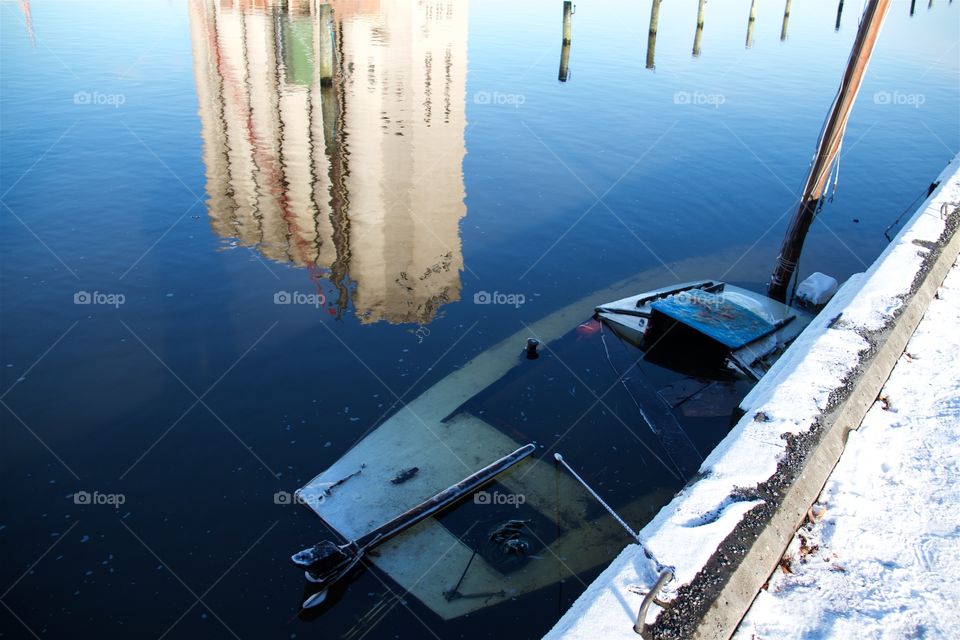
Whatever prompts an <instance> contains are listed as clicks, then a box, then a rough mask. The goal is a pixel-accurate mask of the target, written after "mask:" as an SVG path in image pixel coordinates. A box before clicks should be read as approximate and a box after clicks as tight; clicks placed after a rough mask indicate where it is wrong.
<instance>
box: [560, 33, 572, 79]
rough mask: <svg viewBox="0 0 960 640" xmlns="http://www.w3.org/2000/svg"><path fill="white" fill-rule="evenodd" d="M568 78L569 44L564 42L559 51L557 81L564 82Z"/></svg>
mask: <svg viewBox="0 0 960 640" xmlns="http://www.w3.org/2000/svg"><path fill="white" fill-rule="evenodd" d="M569 76H570V44H569V43H567V42H565V43H563V47H562V48H561V49H560V74H559V75H558V76H557V79H558V80H560V82H566V81H567V78H568V77H569Z"/></svg>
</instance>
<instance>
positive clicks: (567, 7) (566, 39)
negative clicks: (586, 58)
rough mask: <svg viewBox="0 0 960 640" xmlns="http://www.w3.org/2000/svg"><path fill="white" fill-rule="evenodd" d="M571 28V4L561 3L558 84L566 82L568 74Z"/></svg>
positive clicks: (568, 0)
mask: <svg viewBox="0 0 960 640" xmlns="http://www.w3.org/2000/svg"><path fill="white" fill-rule="evenodd" d="M572 27H573V2H571V1H570V0H566V1H565V2H564V3H563V44H562V46H561V48H560V74H559V76H558V79H559V80H560V82H566V81H567V77H568V76H569V74H570V38H571V30H572Z"/></svg>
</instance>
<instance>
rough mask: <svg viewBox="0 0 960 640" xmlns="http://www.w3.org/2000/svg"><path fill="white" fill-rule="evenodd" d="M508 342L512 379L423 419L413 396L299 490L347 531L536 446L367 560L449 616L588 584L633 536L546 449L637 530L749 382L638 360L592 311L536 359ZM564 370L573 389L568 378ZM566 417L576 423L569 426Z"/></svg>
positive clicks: (715, 436)
mask: <svg viewBox="0 0 960 640" xmlns="http://www.w3.org/2000/svg"><path fill="white" fill-rule="evenodd" d="M516 346H517V349H516V350H515V352H514V353H513V354H512V357H511V355H510V354H509V353H507V354H506V357H507V358H508V359H512V361H513V366H512V367H510V368H509V369H508V371H507V373H506V374H505V375H503V376H502V377H500V378H499V379H497V380H496V381H494V382H493V383H492V384H490V385H488V386H486V387H482V388H480V390H479V391H477V392H474V393H472V395H469V394H470V392H466V393H467V394H468V395H467V399H466V401H464V402H461V403H460V404H459V405H458V406H456V407H455V409H453V410H452V411H450V412H449V413H447V414H446V415H443V414H441V413H439V412H436V411H435V412H433V415H430V412H427V414H426V415H421V412H420V411H419V407H420V405H427V406H429V404H431V403H429V400H430V398H429V397H428V398H426V399H424V398H423V397H421V398H418V399H417V400H415V401H414V402H412V403H411V404H410V405H408V406H407V407H405V408H404V409H401V410H400V411H399V412H398V413H397V414H395V415H394V416H392V417H390V418H388V419H387V420H386V421H385V422H384V423H383V424H382V425H380V426H379V427H377V428H376V429H374V430H373V431H372V432H371V433H370V434H369V435H367V436H366V437H365V438H364V439H363V440H362V441H361V442H360V443H359V444H358V445H357V446H356V447H354V448H353V449H352V450H350V451H349V452H348V453H347V454H346V455H345V456H343V458H341V459H340V460H339V461H338V462H337V463H336V464H335V465H333V466H332V467H331V468H330V469H328V470H327V471H325V472H324V473H322V474H320V475H319V476H318V477H317V478H315V479H314V480H313V481H311V482H310V483H309V484H308V485H307V486H306V487H304V488H303V489H301V491H300V492H299V495H300V498H301V500H302V501H304V502H305V503H306V504H308V505H309V506H310V507H311V508H312V509H313V510H314V511H316V513H317V514H318V515H320V516H321V517H322V518H323V520H324V522H325V523H327V524H328V525H329V526H330V527H331V528H332V529H333V530H334V531H335V532H337V533H338V534H339V535H340V536H342V537H343V538H344V539H345V540H352V539H355V538H357V537H359V536H361V535H363V534H364V533H366V532H367V531H370V530H372V529H373V528H375V527H376V526H378V525H380V524H382V523H383V522H386V521H387V520H389V519H390V518H392V517H394V516H395V515H397V514H398V513H400V512H402V511H404V510H406V509H408V508H411V507H413V506H415V505H417V504H418V503H420V502H422V501H423V500H425V499H427V498H429V497H430V496H432V495H433V494H434V493H436V492H437V491H439V490H440V489H443V488H444V487H446V486H448V485H452V484H454V483H456V482H457V481H458V480H460V479H461V478H463V477H464V476H466V475H468V474H469V473H472V472H474V471H476V470H477V469H479V468H481V467H483V466H484V465H486V464H488V463H489V462H491V461H493V460H495V459H497V458H499V457H501V456H503V455H505V454H506V453H509V452H510V451H512V450H514V449H516V448H517V447H519V446H521V445H523V444H526V443H536V444H537V447H538V448H537V451H536V453H535V454H534V457H533V458H531V459H528V460H525V461H523V462H521V463H519V464H518V465H517V466H516V467H515V468H513V469H511V470H509V471H507V472H505V473H503V474H501V475H500V476H499V477H498V478H497V480H496V482H494V483H493V484H491V485H489V486H487V487H485V488H484V489H482V490H481V491H480V492H478V493H476V494H474V495H473V496H472V497H470V498H467V499H466V500H465V501H464V502H463V503H461V504H459V505H458V506H456V507H455V508H453V509H451V510H449V511H448V512H446V513H444V514H442V515H441V516H439V517H437V518H430V519H428V520H425V521H424V522H421V523H420V524H418V525H416V526H415V527H413V528H412V529H410V530H408V531H406V532H405V533H403V534H400V535H399V536H397V537H396V538H394V539H393V540H390V541H388V542H386V543H384V544H383V545H381V546H379V547H378V548H377V553H376V555H375V556H374V557H372V558H371V560H370V561H371V562H372V563H373V564H374V565H375V566H376V567H378V568H379V569H380V570H382V571H384V572H385V573H386V574H387V575H388V576H390V577H391V578H393V579H394V580H395V581H396V582H397V583H399V585H400V586H401V587H402V588H403V589H404V590H406V591H408V592H409V593H410V594H412V595H413V596H415V597H417V598H418V599H419V600H420V601H422V602H423V603H424V604H426V605H427V606H428V607H429V608H430V609H431V610H432V611H433V612H435V613H436V614H437V615H439V616H440V617H442V618H444V619H452V618H456V617H459V616H462V615H465V614H468V613H471V612H475V611H477V610H480V609H485V608H487V607H491V606H493V605H496V604H498V603H501V602H504V601H507V600H515V599H519V598H523V597H524V596H525V595H526V594H530V593H531V592H536V591H540V590H543V591H546V592H549V590H550V589H553V590H554V591H556V592H557V594H559V593H560V592H561V591H563V590H564V589H565V586H564V581H566V580H568V579H574V578H579V579H581V580H585V579H588V577H589V574H591V573H592V572H593V571H595V570H597V569H599V568H602V567H603V566H605V565H606V564H607V563H609V561H610V560H612V559H613V558H614V557H615V556H616V555H617V554H618V553H619V552H620V550H621V549H622V548H623V547H624V546H625V545H626V544H628V543H629V542H630V541H631V539H630V537H629V535H628V534H627V533H626V532H624V531H623V530H622V529H621V528H620V525H618V524H617V523H616V522H615V521H614V520H613V518H611V517H610V516H608V515H607V514H606V512H605V511H604V509H603V508H602V507H601V506H600V505H599V504H598V503H597V502H596V501H595V500H594V499H593V498H592V497H591V496H590V495H589V494H588V493H587V491H586V490H585V489H584V488H583V487H582V486H581V485H579V484H578V483H577V482H576V481H575V480H574V479H573V478H572V477H571V476H570V475H569V474H568V473H567V472H565V471H564V470H563V469H561V468H560V467H558V466H557V464H556V463H555V461H554V458H553V453H555V452H561V453H562V454H563V456H564V458H565V459H567V460H569V461H571V463H572V464H573V465H574V466H575V467H576V468H577V469H578V470H579V472H580V473H581V474H582V475H583V477H584V478H585V479H586V480H587V482H588V483H589V484H590V485H591V486H592V487H593V488H594V489H595V490H596V491H598V492H599V493H600V494H601V495H602V496H603V497H604V499H605V500H606V501H607V502H608V503H609V504H610V505H611V506H612V507H613V508H614V509H616V510H617V511H618V512H619V513H620V514H621V515H622V516H623V517H624V518H625V519H626V520H627V521H628V522H630V523H631V525H632V526H634V527H636V528H639V527H642V526H643V525H644V524H645V523H647V522H649V521H650V520H651V519H652V518H653V516H654V515H655V514H656V513H657V511H658V510H659V509H660V508H661V507H662V506H663V505H665V504H666V503H667V502H668V501H669V500H670V499H671V498H672V497H673V495H674V494H675V493H676V492H677V491H678V490H679V489H680V488H681V487H682V486H683V485H684V484H686V482H687V481H689V480H690V479H691V478H692V477H693V475H694V474H695V473H696V470H697V468H698V467H699V465H700V463H701V462H702V460H703V456H704V452H709V451H710V450H711V449H712V448H713V447H714V446H715V445H716V444H717V443H718V442H719V441H720V440H721V439H722V438H723V437H724V436H725V435H726V434H727V432H728V430H729V428H730V426H731V425H732V419H731V415H732V413H733V411H734V409H735V408H736V406H737V403H738V402H739V400H740V399H741V398H742V397H743V396H744V395H745V394H746V392H747V391H748V390H749V388H750V387H751V386H752V382H751V381H750V380H747V379H745V378H743V377H739V378H738V377H736V376H734V375H733V373H732V372H726V373H725V374H723V372H721V373H722V375H723V377H724V378H725V379H724V380H719V381H718V380H698V379H696V378H690V377H688V376H686V375H683V374H679V373H677V372H675V371H672V370H669V369H666V368H663V367H660V366H657V365H655V364H651V363H649V362H646V361H644V360H642V356H643V352H641V351H640V350H639V349H637V348H636V347H635V346H633V345H632V344H629V343H627V342H625V341H622V340H621V339H620V338H619V337H618V336H617V335H616V334H615V333H613V332H612V331H611V330H610V329H609V328H606V327H604V326H603V325H602V324H601V323H600V322H599V321H597V320H595V319H591V318H589V317H587V318H584V322H583V323H582V324H580V325H578V326H575V328H574V329H573V330H571V331H569V332H567V333H566V334H564V335H563V336H561V337H560V338H559V339H557V340H554V341H553V342H550V343H549V344H546V345H541V348H540V350H539V356H538V357H537V358H536V359H528V358H526V357H525V355H524V350H523V349H522V343H517V345H516ZM470 367H471V364H468V365H467V366H466V367H465V369H469V368H470ZM573 371H575V372H577V374H576V378H577V382H578V383H571V376H570V372H573ZM461 373H462V372H461ZM627 381H636V382H640V383H641V384H640V386H639V388H640V389H641V390H645V391H646V396H645V397H643V394H642V392H641V397H640V398H638V397H637V392H636V389H637V388H638V386H637V385H636V384H627ZM438 387H440V390H439V391H432V393H444V392H446V393H448V394H457V393H460V394H463V393H464V392H463V390H462V389H461V388H460V387H459V386H450V387H447V388H446V389H444V384H443V382H441V383H440V384H439V385H438ZM430 393H431V392H428V393H427V394H425V396H429V394H430ZM425 400H426V401H425ZM447 401H448V402H449V400H447ZM432 404H433V405H436V404H437V403H436V402H434V403H432ZM439 404H441V405H442V404H443V402H440V403H439ZM671 405H673V407H674V408H671ZM641 407H643V412H641ZM570 416H578V417H577V419H576V420H575V421H573V422H572V423H571V421H570V419H569V417H570ZM648 420H649V423H648V422H647V421H648ZM561 440H562V443H561V446H562V451H558V450H556V449H554V445H555V444H556V443H558V442H559V441H561ZM341 481H342V482H341ZM334 484H335V486H332V485H334ZM566 591H568V592H569V591H570V589H569V587H566ZM557 594H553V595H551V594H549V593H547V594H539V597H548V598H551V599H554V600H555V599H556V597H557Z"/></svg>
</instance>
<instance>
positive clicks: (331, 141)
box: [190, 0, 467, 323]
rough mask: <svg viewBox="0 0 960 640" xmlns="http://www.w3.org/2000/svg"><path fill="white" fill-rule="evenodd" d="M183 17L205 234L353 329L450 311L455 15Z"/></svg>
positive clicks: (375, 8)
mask: <svg viewBox="0 0 960 640" xmlns="http://www.w3.org/2000/svg"><path fill="white" fill-rule="evenodd" d="M332 6H333V20H332V22H330V20H329V18H327V17H326V12H327V11H328V9H325V8H324V7H325V5H322V4H320V3H318V2H317V1H316V0H299V1H298V0H268V1H266V2H264V1H260V2H253V1H231V0H223V1H215V0H194V1H193V2H192V3H191V5H190V24H191V36H192V41H193V52H194V72H195V76H196V84H197V94H198V97H199V102H200V119H201V126H202V135H203V141H204V161H205V163H206V172H207V195H208V200H207V206H208V212H209V216H210V224H211V226H212V227H213V229H214V231H215V232H216V233H217V234H218V235H220V236H222V237H225V238H236V239H238V241H239V242H240V243H241V244H243V245H246V246H251V247H255V248H256V249H257V250H258V251H259V252H260V253H261V254H262V255H264V256H265V257H267V258H269V259H271V260H277V261H281V262H288V263H292V264H295V265H299V266H303V267H306V268H307V269H308V271H309V272H310V276H311V278H312V279H314V280H315V281H318V286H319V280H320V279H321V278H323V279H327V280H329V281H330V282H331V283H332V284H333V285H334V287H335V288H336V289H337V292H338V293H337V294H336V296H335V298H336V300H335V301H334V305H335V307H336V313H337V314H338V315H339V314H340V313H342V312H343V310H344V309H346V308H347V306H348V304H349V302H351V301H352V303H353V306H354V308H355V310H356V312H357V315H358V316H359V317H360V318H361V320H362V321H364V322H376V321H379V320H386V321H388V322H394V323H401V322H416V323H426V322H429V321H430V320H432V319H433V317H434V316H435V315H436V312H437V310H438V309H439V308H440V306H441V305H443V304H444V303H446V302H449V301H453V300H458V299H459V298H460V271H461V269H462V268H463V257H462V254H461V250H460V237H459V221H460V219H461V218H462V217H463V216H464V214H465V213H466V209H465V206H464V202H463V199H464V186H463V173H462V163H463V157H464V154H465V145H464V127H465V122H466V118H465V105H464V94H465V90H466V84H465V80H466V67H467V51H466V49H467V15H466V5H465V4H463V3H456V2H454V1H453V0H434V1H432V2H421V3H418V4H411V3H407V2H400V1H399V0H380V1H379V2H377V1H376V0H354V1H352V2H334V3H333V4H332Z"/></svg>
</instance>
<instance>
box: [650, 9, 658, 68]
mask: <svg viewBox="0 0 960 640" xmlns="http://www.w3.org/2000/svg"><path fill="white" fill-rule="evenodd" d="M659 22H660V0H653V4H651V5H650V32H649V34H648V36H647V69H653V68H654V64H653V59H654V56H655V54H656V50H657V24H659Z"/></svg>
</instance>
